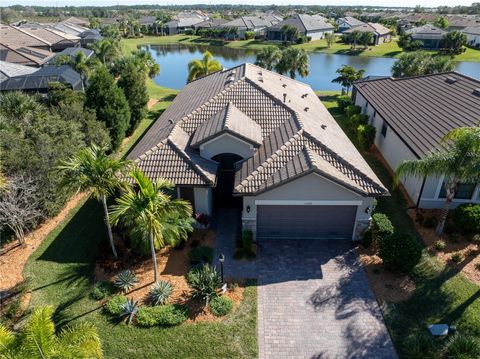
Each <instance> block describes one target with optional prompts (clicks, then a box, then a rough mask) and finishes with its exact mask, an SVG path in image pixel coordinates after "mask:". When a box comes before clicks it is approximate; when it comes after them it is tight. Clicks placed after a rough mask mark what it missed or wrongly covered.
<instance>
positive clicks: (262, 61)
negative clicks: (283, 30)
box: [255, 46, 282, 71]
mask: <svg viewBox="0 0 480 359" xmlns="http://www.w3.org/2000/svg"><path fill="white" fill-rule="evenodd" d="M281 58H282V52H281V51H280V50H279V49H278V48H277V47H274V46H269V47H266V48H264V49H262V50H261V51H260V52H259V53H258V54H257V59H256V60H255V65H257V66H260V67H263V68H264V69H267V70H269V71H272V70H273V69H274V68H275V66H276V65H277V64H278V62H279V61H280V59H281Z"/></svg>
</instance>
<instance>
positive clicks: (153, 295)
mask: <svg viewBox="0 0 480 359" xmlns="http://www.w3.org/2000/svg"><path fill="white" fill-rule="evenodd" d="M172 292H173V286H172V283H170V282H167V281H166V280H161V281H159V282H158V283H155V284H154V285H153V286H152V288H150V292H149V295H150V300H151V301H152V304H153V305H160V304H165V303H166V302H167V300H168V298H170V296H171V295H172Z"/></svg>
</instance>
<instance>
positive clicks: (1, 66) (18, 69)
mask: <svg viewBox="0 0 480 359" xmlns="http://www.w3.org/2000/svg"><path fill="white" fill-rule="evenodd" d="M37 70H38V69H37V68H36V67H31V66H24V65H18V64H12V63H10V62H6V61H0V82H2V81H5V80H6V79H8V78H10V77H15V76H21V75H27V74H31V73H33V72H35V71H37Z"/></svg>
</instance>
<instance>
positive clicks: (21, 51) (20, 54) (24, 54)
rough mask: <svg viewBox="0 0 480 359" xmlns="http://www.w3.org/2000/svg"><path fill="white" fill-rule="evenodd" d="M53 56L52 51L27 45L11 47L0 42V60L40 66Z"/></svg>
mask: <svg viewBox="0 0 480 359" xmlns="http://www.w3.org/2000/svg"><path fill="white" fill-rule="evenodd" d="M2 40H3V39H2ZM2 40H0V41H2ZM53 56H55V54H54V53H53V52H50V51H46V50H43V49H41V48H36V47H28V46H20V47H13V46H9V45H7V44H4V43H2V42H0V60H1V61H7V62H10V63H13V64H18V65H25V66H34V67H40V66H43V65H44V64H46V63H47V62H48V61H50V60H51V59H52V57H53Z"/></svg>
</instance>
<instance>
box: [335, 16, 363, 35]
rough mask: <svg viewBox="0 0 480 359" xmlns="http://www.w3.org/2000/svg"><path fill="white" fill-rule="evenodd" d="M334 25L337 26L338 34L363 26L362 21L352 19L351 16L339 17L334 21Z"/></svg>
mask: <svg viewBox="0 0 480 359" xmlns="http://www.w3.org/2000/svg"><path fill="white" fill-rule="evenodd" d="M335 23H336V24H337V25H338V32H344V31H347V30H349V29H353V28H355V27H358V26H362V25H363V24H365V23H364V22H363V21H360V20H358V19H355V18H354V17H351V16H345V17H341V18H339V19H337V20H335Z"/></svg>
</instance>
